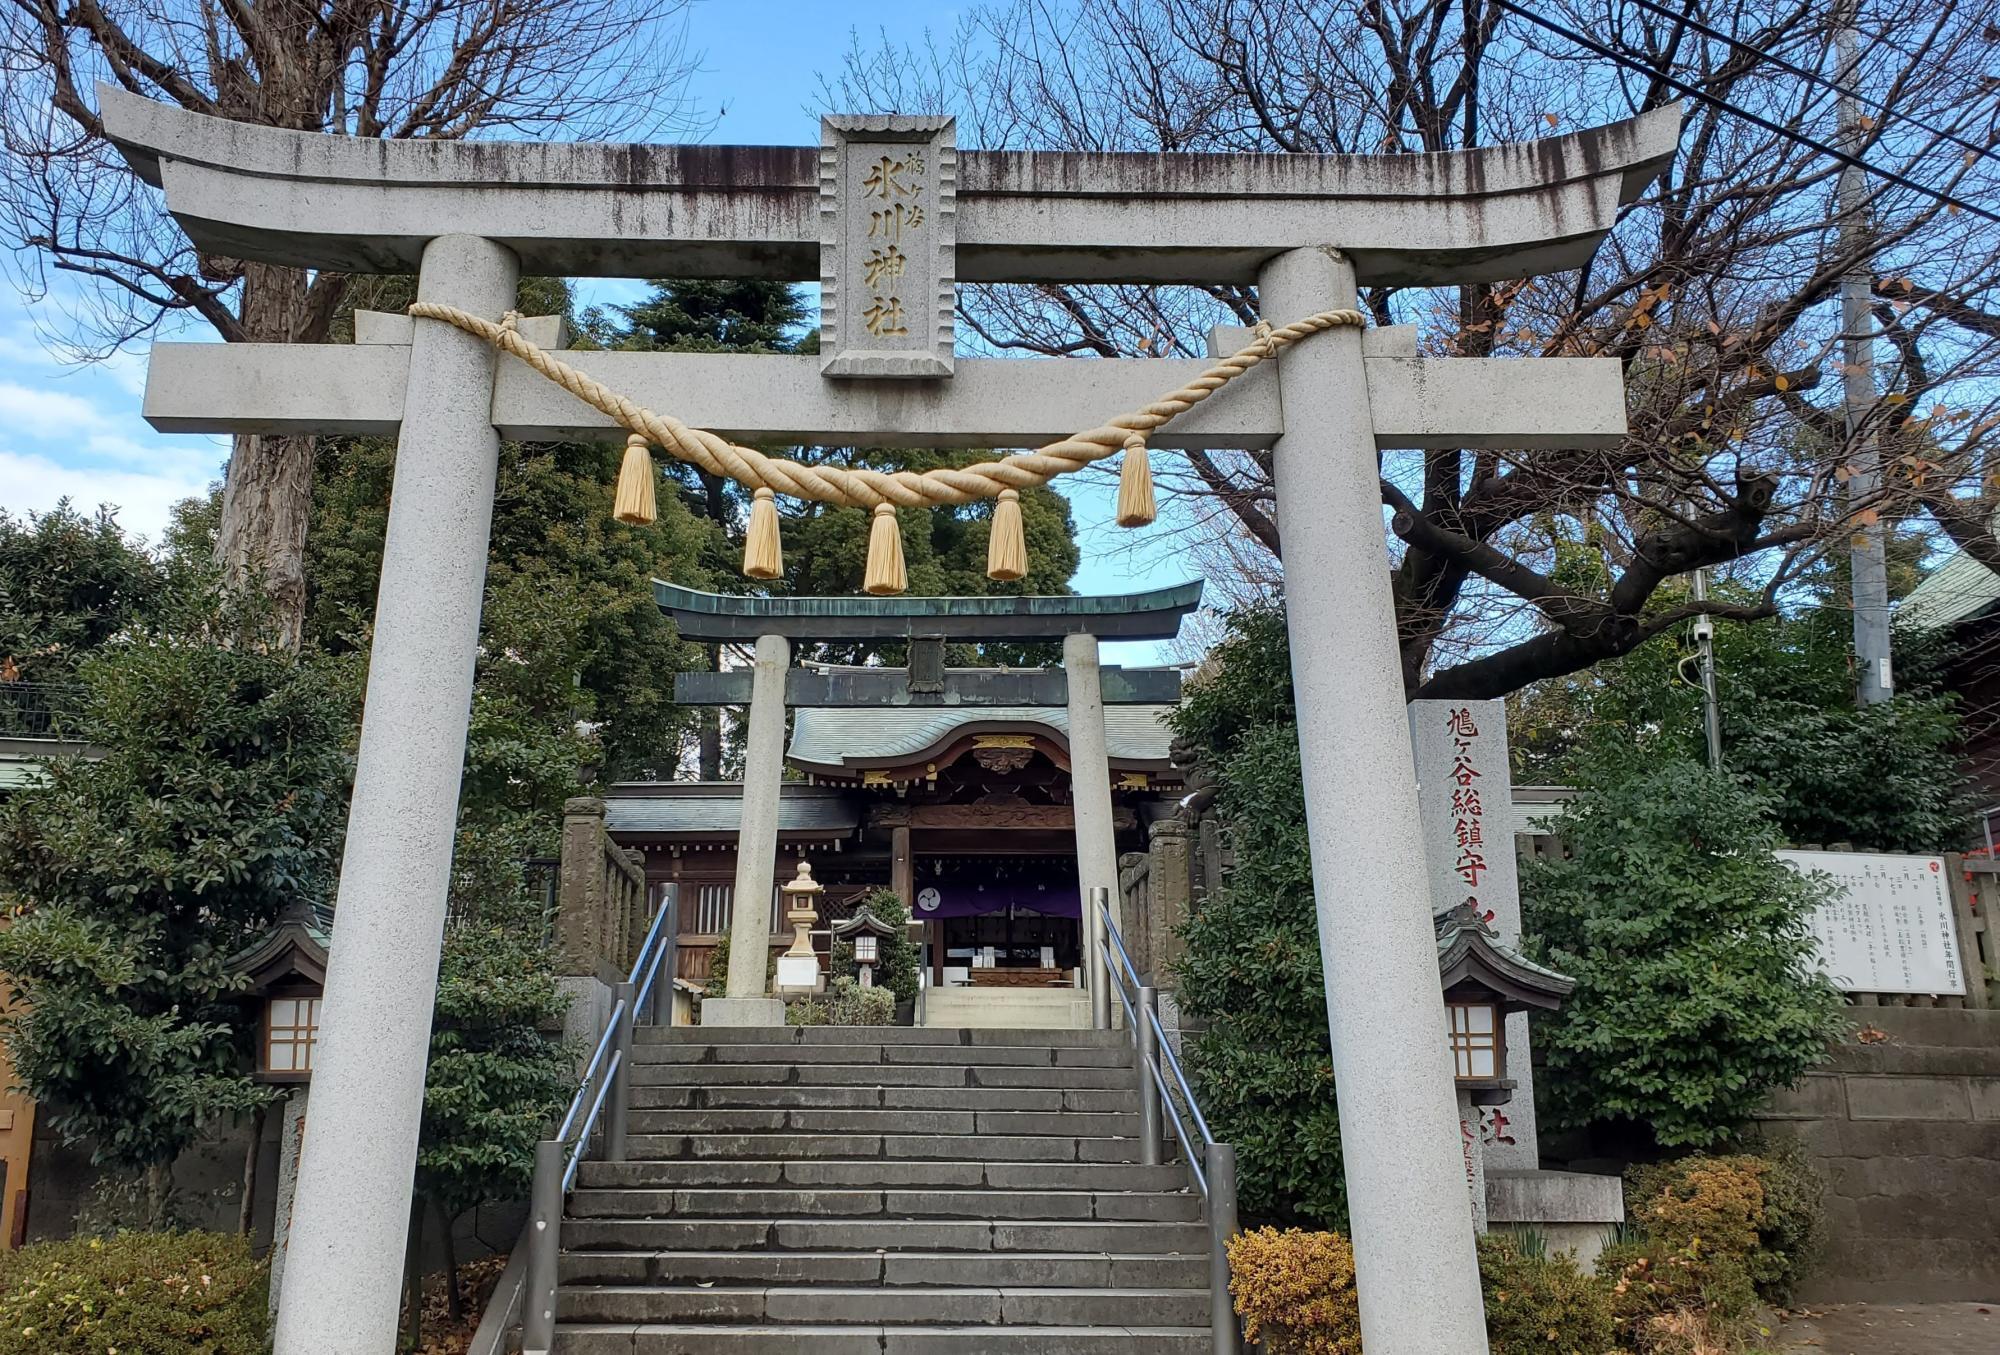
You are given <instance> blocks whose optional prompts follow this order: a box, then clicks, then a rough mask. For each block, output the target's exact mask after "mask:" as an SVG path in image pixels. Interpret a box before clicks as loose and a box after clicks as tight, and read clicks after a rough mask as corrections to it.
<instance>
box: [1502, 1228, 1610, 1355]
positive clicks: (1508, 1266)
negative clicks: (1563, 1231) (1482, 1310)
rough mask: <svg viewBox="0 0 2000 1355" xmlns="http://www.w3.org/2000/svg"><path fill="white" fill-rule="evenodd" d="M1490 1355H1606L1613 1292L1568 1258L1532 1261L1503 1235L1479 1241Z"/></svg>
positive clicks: (1608, 1346)
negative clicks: (1491, 1353)
mask: <svg viewBox="0 0 2000 1355" xmlns="http://www.w3.org/2000/svg"><path fill="white" fill-rule="evenodd" d="M1479 1285H1480V1289H1481V1291H1482V1292H1483V1293H1484V1294H1485V1296H1486V1336H1487V1340H1488V1341H1489V1343H1490V1344H1491V1346H1492V1352H1493V1355H1537V1353H1539V1355H1605V1352H1607V1351H1609V1350H1610V1349H1611V1348H1612V1347H1613V1346H1614V1345H1615V1344H1616V1341H1617V1337H1616V1332H1615V1329H1614V1327H1613V1323H1612V1319H1611V1290H1610V1286H1609V1285H1607V1284H1606V1283H1605V1282H1604V1281H1603V1280H1602V1279H1600V1278H1598V1276H1596V1275H1595V1274H1585V1273H1584V1272H1583V1271H1580V1270H1578V1269H1577V1267H1576V1262H1575V1260H1573V1259H1572V1258H1571V1257H1570V1256H1569V1255H1568V1253H1564V1252H1559V1253H1557V1254H1556V1255H1554V1256H1547V1255H1542V1256H1531V1255H1529V1254H1528V1253H1527V1252H1525V1251H1523V1250H1522V1248H1521V1244H1520V1243H1519V1242H1518V1241H1517V1240H1515V1239H1514V1238H1511V1237H1507V1236H1505V1235H1504V1234H1499V1233H1489V1234H1488V1235H1486V1236H1485V1237H1482V1238H1480V1239H1479Z"/></svg>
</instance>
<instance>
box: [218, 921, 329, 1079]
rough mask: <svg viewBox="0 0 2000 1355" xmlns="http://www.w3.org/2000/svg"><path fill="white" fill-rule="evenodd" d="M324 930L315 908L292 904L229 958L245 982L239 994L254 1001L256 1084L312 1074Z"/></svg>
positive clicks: (321, 987) (326, 930) (323, 975)
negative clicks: (251, 941) (244, 977)
mask: <svg viewBox="0 0 2000 1355" xmlns="http://www.w3.org/2000/svg"><path fill="white" fill-rule="evenodd" d="M328 933H329V927H328V925H327V922H326V920H325V919H324V918H322V917H321V916H320V913H319V910H317V909H315V908H313V907H311V906H310V905H307V904H304V903H296V902H295V903H292V904H289V905H287V906H286V908H285V910H284V911H283V912H282V913H280V914H279V915H278V920H277V921H276V922H275V923H273V924H272V926H271V929H270V930H269V931H267V932H265V933H264V935H263V936H262V937H261V938H259V939H258V940H257V941H256V942H255V943H253V944H252V945H250V946H249V947H248V948H246V949H245V950H243V951H241V952H240V953H238V954H236V955H234V956H232V957H231V958H230V964H231V967H232V968H235V969H237V970H240V971H241V972H243V973H244V974H245V975H246V976H247V977H248V978H249V980H250V982H249V986H248V987H247V988H246V989H245V990H244V995H245V996H246V997H249V998H251V999H252V1000H254V1001H255V1002H256V1003H257V1004H258V1012H257V1067H256V1071H255V1074H254V1075H255V1077H256V1079H257V1080H258V1081H259V1082H278V1083H286V1082H292V1083H297V1082H307V1081H310V1080H311V1078H312V1071H313V1054H314V1052H315V1051H316V1050H317V1049H318V1046H319V1007H320V997H321V994H322V992H323V991H324V989H325V986H326V955H327V941H328Z"/></svg>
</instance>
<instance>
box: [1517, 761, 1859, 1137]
mask: <svg viewBox="0 0 2000 1355" xmlns="http://www.w3.org/2000/svg"><path fill="white" fill-rule="evenodd" d="M1585 784H1586V792H1585V794H1584V795H1583V797H1582V798H1580V799H1578V800H1575V801H1573V802H1571V803H1570V804H1569V805H1568V806H1567V807H1566V808H1565V810H1564V812H1563V814H1562V816H1561V817H1560V818H1559V819H1558V820H1557V821H1556V823H1555V831H1556V833H1557V834H1558V835H1559V836H1560V837H1561V838H1562V840H1563V843H1564V845H1565V847H1566V848H1567V849H1568V854H1567V855H1566V856H1564V857H1562V858H1559V859H1543V858H1537V859H1535V860H1531V861H1527V862H1525V863H1524V867H1525V868H1524V870H1523V871H1522V922H1523V928H1524V931H1525V932H1526V933H1527V935H1528V936H1529V937H1530V938H1531V943H1532V944H1534V945H1535V946H1536V947H1537V948H1538V949H1539V951H1540V954H1541V957H1542V958H1543V959H1545V960H1546V961H1547V963H1549V964H1550V965H1552V966H1554V967H1555V968H1556V969H1558V970H1560V971H1562V972H1563V973H1565V974H1568V975H1570V976H1572V977H1573V978H1575V979H1576V981H1577V983H1576V990H1575V991H1574V992H1572V993H1571V994H1570V995H1569V997H1568V998H1566V999H1565V1000H1564V1002H1563V1005H1562V1007H1561V1008H1560V1009H1559V1010H1557V1011H1554V1012H1538V1013H1535V1017H1534V1028H1535V1051H1536V1053H1537V1054H1538V1055H1540V1056H1541V1057H1543V1058H1544V1059H1545V1060H1546V1061H1547V1064H1548V1075H1547V1076H1546V1077H1537V1078H1536V1079H1535V1092H1536V1102H1537V1105H1538V1106H1539V1107H1540V1108H1541V1109H1542V1111H1543V1112H1544V1114H1545V1115H1546V1116H1547V1117H1548V1122H1549V1123H1551V1124H1553V1125H1555V1126H1558V1127H1566V1128H1581V1127H1584V1126H1588V1125H1594V1124H1612V1125H1628V1126H1631V1127H1634V1128H1637V1129H1638V1130H1639V1131H1641V1132H1642V1133H1644V1134H1646V1135H1648V1136H1649V1137H1650V1138H1651V1139H1652V1140H1653V1141H1654V1142H1655V1143H1658V1144H1660V1145H1662V1146H1682V1145H1690V1146H1694V1147H1707V1146H1711V1145H1714V1144H1717V1143H1721V1142H1725V1141H1727V1140H1728V1139H1730V1138H1731V1137H1732V1136H1733V1135H1735V1134H1736V1133H1737V1132H1738V1131H1739V1130H1740V1129H1741V1128H1742V1127H1743V1126H1745V1125H1747V1124H1748V1123H1749V1121H1750V1117H1751V1116H1752V1115H1753V1114H1754V1113H1755V1112H1756V1111H1757V1109H1758V1108H1759V1107H1760V1106H1762V1105H1763V1104H1764V1103H1765V1101H1766V1099H1767V1098H1768V1097H1769V1096H1770V1094H1771V1093H1772V1092H1773V1091H1775V1090H1776V1089H1778V1088H1781V1087H1789V1086H1792V1085H1794V1084H1795V1083H1796V1082H1797V1081H1798V1079H1799V1078H1800V1077H1801V1076H1803V1075H1804V1074H1805V1073H1806V1072H1807V1070H1809V1069H1810V1068H1812V1067H1813V1065H1815V1064H1817V1063H1818V1062H1819V1061H1820V1060H1821V1059H1823V1058H1825V1057H1826V1049H1827V1045H1828V1044H1829V1043H1830V1042H1831V1041H1832V1039H1833V1038H1834V1036H1835V1034H1836V1032H1837V1031H1838V1030H1839V1028H1840V1025H1841V1022H1842V1013H1843V1012H1844V1011H1845V1010H1846V1008H1845V1004H1844V1002H1843V1000H1842V998H1841V996H1840V994H1839V993H1838V992H1837V991H1835V989H1834V987H1833V985H1832V984H1831V983H1830V982H1829V981H1828V980H1827V979H1825V978H1824V977H1822V976H1820V975H1819V974H1818V973H1816V972H1815V970H1814V968H1813V965H1812V955H1813V952H1814V949H1815V946H1816V943H1815V941H1814V940H1813V937H1812V933H1811V931H1810V930H1809V926H1808V923H1809V920H1810V917H1811V914H1812V912H1813V910H1814V909H1815V908H1817V907H1818V906H1819V905H1820V904H1821V903H1822V902H1823V901H1824V900H1825V899H1826V897H1827V893H1828V888H1829V886H1828V884H1827V882H1826V880H1825V877H1823V876H1822V877H1810V876H1803V875H1800V874H1798V873H1796V872H1794V871H1793V870H1791V869H1790V868H1789V867H1787V866H1786V865H1784V864H1783V863H1782V862H1780V861H1779V860H1778V859H1777V858H1776V857H1775V856H1773V855H1772V850H1773V849H1774V848H1776V847H1778V846H1780V845H1782V843H1781V838H1780V834H1779V831H1778V827H1777V824H1776V822H1775V820H1774V819H1773V818H1772V816H1771V813H1770V808H1771V806H1770V802H1769V800H1768V799H1767V798H1766V797H1764V796H1761V795H1759V794H1757V793H1756V792H1754V791H1751V790H1748V789H1746V788H1745V787H1744V786H1743V785H1742V784H1740V783H1739V782H1738V781H1736V780H1734V779H1733V778H1731V777H1728V776H1726V775H1717V774H1716V773H1714V772H1711V771H1709V770H1708V769H1707V768H1706V767H1704V766H1702V765H1700V764H1699V763H1695V762H1689V761H1684V760H1674V759H1660V758H1657V757H1653V756H1650V755H1647V754H1644V753H1640V754H1637V755H1635V754H1634V753H1633V752H1632V750H1630V749H1627V750H1623V751H1622V752H1621V753H1620V754H1618V755H1616V756H1612V757H1609V758H1607V760H1605V761H1603V762H1600V763H1598V764H1596V765H1594V766H1592V767H1591V768H1590V769H1589V770H1588V774H1587V779H1586V783H1585Z"/></svg>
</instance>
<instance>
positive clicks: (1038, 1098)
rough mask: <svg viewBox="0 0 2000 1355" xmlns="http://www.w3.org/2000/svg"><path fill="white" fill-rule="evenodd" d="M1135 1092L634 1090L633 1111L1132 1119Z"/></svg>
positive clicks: (1028, 1089)
mask: <svg viewBox="0 0 2000 1355" xmlns="http://www.w3.org/2000/svg"><path fill="white" fill-rule="evenodd" d="M1138 1104H1139V1102H1138V1093H1137V1091H1124V1090H1119V1091H1109V1090H1098V1089H1094V1088H1065V1087H815V1086H801V1085H797V1084H785V1085H780V1086H774V1087H755V1086H739V1085H725V1086H720V1087H709V1086H686V1087H664V1086H651V1087H640V1086H635V1087H634V1088H633V1089H632V1108H633V1109H634V1110H762V1109H767V1108H773V1107H776V1108H782V1109H786V1110H876V1109H880V1110H1039V1111H1055V1110H1082V1111H1091V1112H1096V1113H1114V1114H1115V1113H1134V1112H1136V1111H1137V1110H1138Z"/></svg>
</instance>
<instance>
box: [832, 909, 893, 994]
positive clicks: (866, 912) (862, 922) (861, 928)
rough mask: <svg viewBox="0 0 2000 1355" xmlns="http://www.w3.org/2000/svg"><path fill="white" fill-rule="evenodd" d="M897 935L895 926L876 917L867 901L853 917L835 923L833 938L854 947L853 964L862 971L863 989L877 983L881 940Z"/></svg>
mask: <svg viewBox="0 0 2000 1355" xmlns="http://www.w3.org/2000/svg"><path fill="white" fill-rule="evenodd" d="M895 934H896V928H895V927H894V926H893V925H892V924H890V923H887V922H884V921H883V920H882V919H881V918H879V917H876V916H875V914H874V911H873V910H872V909H870V908H869V907H868V905H867V904H865V903H864V904H862V905H861V906H860V907H859V908H857V909H855V910H854V913H853V915H852V916H850V917H847V918H845V919H843V920H842V921H839V922H836V923H834V924H833V939H834V940H836V941H846V942H849V943H851V944H852V945H853V947H854V966H855V968H856V969H858V970H860V971H861V986H862V987H863V988H872V987H874V986H875V966H876V965H877V964H878V963H880V962H881V958H882V943H883V942H884V941H886V940H888V939H889V938H890V937H892V936H894V935H895Z"/></svg>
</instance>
